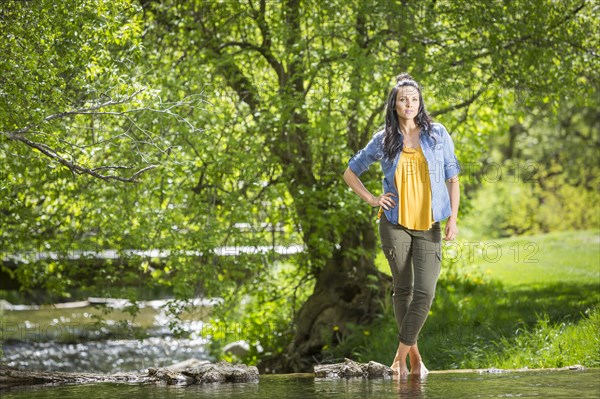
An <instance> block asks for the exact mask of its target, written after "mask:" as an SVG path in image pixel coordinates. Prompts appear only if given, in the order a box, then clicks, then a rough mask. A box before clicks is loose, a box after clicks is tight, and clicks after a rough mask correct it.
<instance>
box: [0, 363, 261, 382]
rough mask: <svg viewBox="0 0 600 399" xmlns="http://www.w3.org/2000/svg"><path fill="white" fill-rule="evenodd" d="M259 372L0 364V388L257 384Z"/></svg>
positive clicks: (235, 367)
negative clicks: (102, 370) (74, 369)
mask: <svg viewBox="0 0 600 399" xmlns="http://www.w3.org/2000/svg"><path fill="white" fill-rule="evenodd" d="M257 381H258V369H257V368H256V367H254V366H246V365H245V364H231V363H227V362H219V363H200V364H198V365H195V366H193V367H187V368H184V369H181V370H177V369H171V368H169V367H165V368H149V369H148V373H147V374H141V373H118V374H94V373H71V372H61V371H35V370H23V369H18V368H14V367H9V366H6V365H0V387H2V386H14V385H36V384H52V385H56V384H89V383H99V382H113V383H142V384H165V385H192V384H208V383H225V382H234V383H235V382H257Z"/></svg>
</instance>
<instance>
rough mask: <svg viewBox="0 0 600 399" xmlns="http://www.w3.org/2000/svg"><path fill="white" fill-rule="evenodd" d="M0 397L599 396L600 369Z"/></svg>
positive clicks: (270, 380)
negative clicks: (402, 380)
mask: <svg viewBox="0 0 600 399" xmlns="http://www.w3.org/2000/svg"><path fill="white" fill-rule="evenodd" d="M0 396H1V397H2V398H3V399H17V398H18V399H25V398H60V399H68V398H85V399H104V398H110V399H120V398H124V399H154V398H156V399H158V398H161V399H162V398H166V399H169V398H182V399H185V398H195V399H200V398H211V399H212V398H214V399H218V398H244V399H254V398H256V399H259V398H260V399H264V398H290V399H296V398H297V399H313V398H319V399H335V398H346V399H354V398H356V399H363V398H443V399H452V398H461V399H463V398H540V399H546V398H581V399H587V398H590V399H592V398H593V399H597V398H600V370H586V371H545V372H521V373H505V374H475V373H469V374H431V375H429V376H428V377H427V378H425V379H423V380H419V379H415V380H411V379H410V378H409V380H408V381H405V382H400V381H397V380H390V379H387V380H383V379H377V380H363V379H350V380H345V379H342V380H315V379H314V377H313V374H287V375H285V374H281V375H265V376H261V378H260V382H258V383H248V384H220V385H219V384H215V385H203V386H188V387H174V386H169V387H166V386H162V387H157V386H141V385H125V384H94V385H78V386H62V387H50V388H48V387H44V388H25V389H24V388H13V389H11V390H4V391H0Z"/></svg>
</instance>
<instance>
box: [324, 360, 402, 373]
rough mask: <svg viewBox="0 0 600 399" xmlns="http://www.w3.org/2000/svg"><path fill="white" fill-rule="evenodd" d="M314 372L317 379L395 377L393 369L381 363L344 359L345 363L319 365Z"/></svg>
mask: <svg viewBox="0 0 600 399" xmlns="http://www.w3.org/2000/svg"><path fill="white" fill-rule="evenodd" d="M314 372H315V378H352V377H362V378H391V377H392V376H393V375H394V372H393V370H392V368H391V367H388V366H385V365H383V364H381V363H377V362H374V361H370V362H369V363H358V362H355V361H353V360H350V359H344V362H343V363H335V364H320V365H317V366H315V367H314Z"/></svg>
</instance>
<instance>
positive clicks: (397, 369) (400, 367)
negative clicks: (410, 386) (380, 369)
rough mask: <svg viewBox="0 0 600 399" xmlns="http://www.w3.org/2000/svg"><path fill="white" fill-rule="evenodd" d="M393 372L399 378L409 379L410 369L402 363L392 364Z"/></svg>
mask: <svg viewBox="0 0 600 399" xmlns="http://www.w3.org/2000/svg"><path fill="white" fill-rule="evenodd" d="M392 370H393V371H394V375H395V376H397V377H398V378H401V379H405V378H407V377H408V374H409V372H408V367H406V364H403V363H402V362H401V361H394V363H392Z"/></svg>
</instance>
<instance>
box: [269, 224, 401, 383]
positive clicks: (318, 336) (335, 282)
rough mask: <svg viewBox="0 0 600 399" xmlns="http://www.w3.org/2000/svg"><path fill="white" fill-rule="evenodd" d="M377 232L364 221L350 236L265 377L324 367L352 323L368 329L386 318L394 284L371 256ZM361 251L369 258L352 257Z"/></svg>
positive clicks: (323, 272)
mask: <svg viewBox="0 0 600 399" xmlns="http://www.w3.org/2000/svg"><path fill="white" fill-rule="evenodd" d="M374 228H375V227H374V226H373V224H372V223H370V222H367V221H364V222H362V223H359V224H357V225H356V227H355V228H354V229H352V230H349V231H348V233H347V234H346V235H345V237H344V239H343V241H342V243H341V245H340V248H339V249H336V251H335V252H334V255H333V257H332V258H331V259H329V260H328V262H326V264H325V266H324V268H323V269H322V270H321V272H320V273H319V275H318V277H317V282H316V286H315V290H314V292H313V294H312V295H311V296H310V297H309V298H308V300H307V301H306V302H305V303H304V304H303V305H302V307H301V309H300V311H299V312H298V314H297V316H296V320H295V325H296V330H295V334H294V338H293V341H292V342H291V343H290V345H289V346H288V347H287V348H286V351H285V353H284V354H282V355H281V356H280V357H279V358H276V359H268V360H265V361H264V362H263V363H261V365H259V369H260V370H261V371H263V372H310V371H312V367H313V366H314V364H315V362H319V361H321V359H322V349H323V346H324V345H325V344H326V343H333V344H335V343H336V342H337V339H339V338H340V337H343V336H344V334H346V333H347V331H346V330H347V328H346V326H347V324H348V323H353V324H359V325H360V324H368V323H370V322H372V321H373V318H374V316H376V315H377V314H379V313H380V312H381V305H380V304H381V299H382V298H383V297H384V295H386V293H389V291H390V288H391V284H390V283H391V278H390V277H389V276H387V275H385V274H382V273H381V272H379V271H378V270H377V269H376V267H375V265H374V263H373V260H372V256H369V255H368V254H372V253H373V252H374V249H375V246H376V236H375V233H374ZM358 248H361V249H362V250H364V253H363V254H362V255H360V256H358V258H356V259H353V257H352V256H351V254H352V253H354V250H356V249H358Z"/></svg>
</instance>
